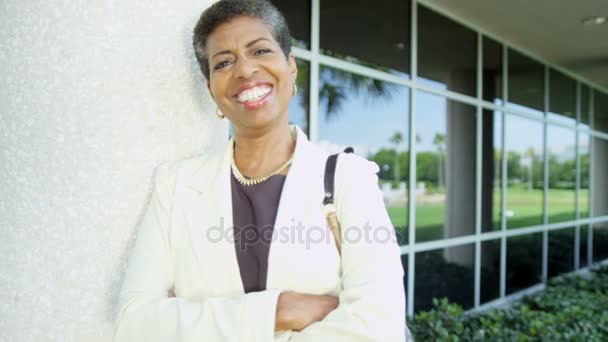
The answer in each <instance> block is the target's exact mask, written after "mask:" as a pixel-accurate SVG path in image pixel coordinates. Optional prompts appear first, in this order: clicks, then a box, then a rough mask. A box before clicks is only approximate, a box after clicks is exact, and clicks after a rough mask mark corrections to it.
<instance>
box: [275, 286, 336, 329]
mask: <svg viewBox="0 0 608 342" xmlns="http://www.w3.org/2000/svg"><path fill="white" fill-rule="evenodd" d="M338 304H339V301H338V297H335V296H330V295H313V294H306V293H299V292H294V291H286V292H282V293H281V294H280V295H279V300H278V303H277V312H276V323H275V331H280V330H295V331H300V330H302V329H304V328H306V327H307V326H309V325H310V324H312V323H314V322H318V321H321V320H323V319H324V318H325V316H327V315H328V314H329V313H330V312H331V311H333V310H334V309H335V308H337V307H338Z"/></svg>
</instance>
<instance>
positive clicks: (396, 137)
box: [389, 131, 403, 186]
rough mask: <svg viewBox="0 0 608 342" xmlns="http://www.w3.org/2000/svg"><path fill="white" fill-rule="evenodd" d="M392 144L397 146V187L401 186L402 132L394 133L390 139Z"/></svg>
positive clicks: (395, 165)
mask: <svg viewBox="0 0 608 342" xmlns="http://www.w3.org/2000/svg"><path fill="white" fill-rule="evenodd" d="M389 141H390V143H391V144H394V145H395V161H394V167H393V169H394V171H393V175H394V176H395V185H396V186H399V180H400V179H401V177H400V175H399V150H400V149H401V148H400V147H401V143H403V135H402V134H401V132H399V131H397V132H395V133H393V135H392V136H391V137H390V138H389Z"/></svg>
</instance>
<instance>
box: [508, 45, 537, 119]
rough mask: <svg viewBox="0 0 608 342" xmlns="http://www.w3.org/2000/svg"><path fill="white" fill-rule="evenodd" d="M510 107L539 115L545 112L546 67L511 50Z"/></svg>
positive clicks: (509, 67) (509, 68)
mask: <svg viewBox="0 0 608 342" xmlns="http://www.w3.org/2000/svg"><path fill="white" fill-rule="evenodd" d="M508 61H509V62H508V63H509V66H508V71H509V76H508V77H509V78H508V83H509V94H508V95H509V103H508V104H507V106H508V107H511V108H514V109H517V110H521V111H527V112H529V113H533V114H537V115H538V116H539V117H540V116H542V115H543V111H544V101H543V97H544V83H545V80H544V79H545V76H544V75H545V67H544V66H543V65H542V64H540V63H539V62H537V61H535V60H533V59H532V58H530V57H528V56H525V55H523V54H521V53H519V52H517V51H514V50H511V49H509V56H508Z"/></svg>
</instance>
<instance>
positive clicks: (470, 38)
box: [418, 6, 477, 96]
mask: <svg viewBox="0 0 608 342" xmlns="http://www.w3.org/2000/svg"><path fill="white" fill-rule="evenodd" d="M476 75H477V33H475V32H474V31H473V30H471V29H468V28H466V27H464V26H463V25H461V24H459V23H457V22H455V21H453V20H451V19H449V18H447V17H445V16H442V15H440V14H437V13H435V12H433V11H432V10H430V9H428V8H426V7H424V6H418V76H419V78H418V81H419V82H420V83H426V84H429V85H431V86H433V87H439V88H441V89H448V90H452V91H456V92H459V93H464V94H466V95H470V96H475V95H476V92H477V76H476Z"/></svg>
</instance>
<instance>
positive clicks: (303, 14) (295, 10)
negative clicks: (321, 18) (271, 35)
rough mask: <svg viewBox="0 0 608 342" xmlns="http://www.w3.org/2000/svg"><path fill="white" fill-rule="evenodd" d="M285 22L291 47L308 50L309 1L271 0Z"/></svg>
mask: <svg viewBox="0 0 608 342" xmlns="http://www.w3.org/2000/svg"><path fill="white" fill-rule="evenodd" d="M271 2H272V4H273V5H275V6H276V7H277V8H278V9H279V11H281V13H283V16H284V17H285V20H286V21H287V26H288V27H289V33H291V38H292V45H293V46H297V47H300V48H303V49H310V13H311V10H310V3H311V2H310V0H271Z"/></svg>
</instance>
